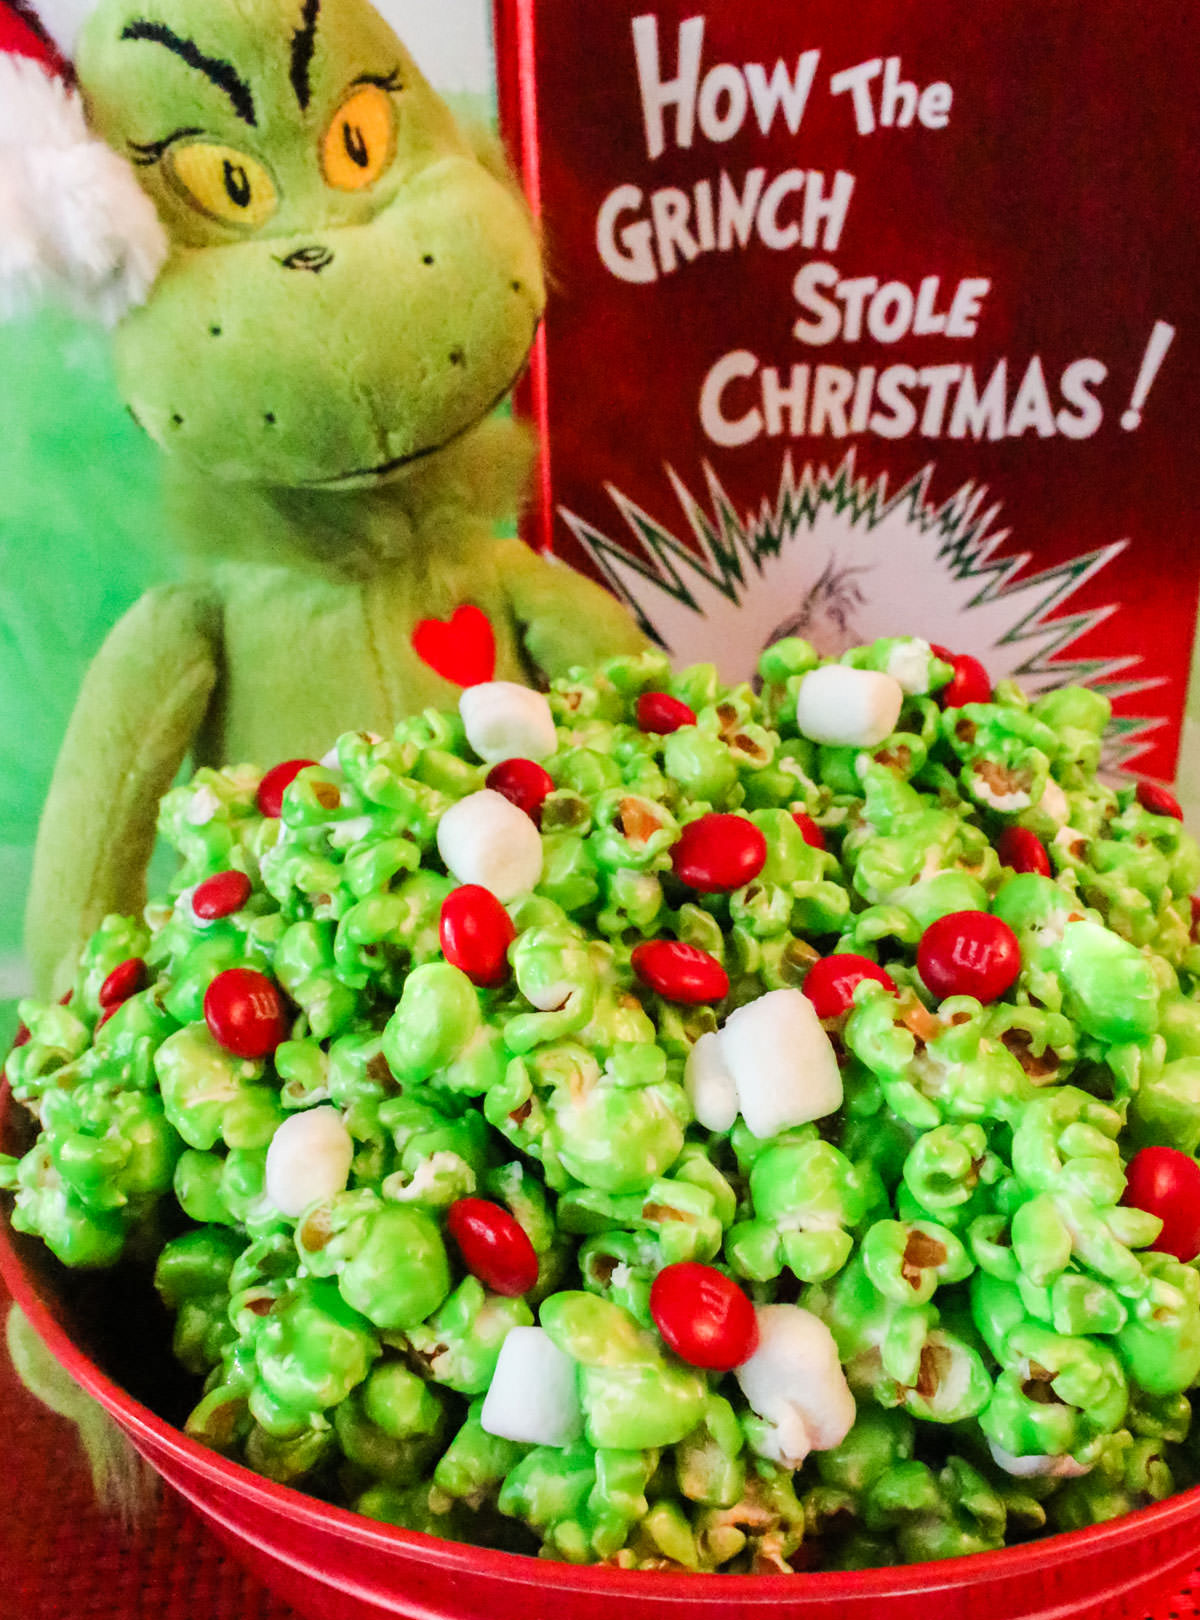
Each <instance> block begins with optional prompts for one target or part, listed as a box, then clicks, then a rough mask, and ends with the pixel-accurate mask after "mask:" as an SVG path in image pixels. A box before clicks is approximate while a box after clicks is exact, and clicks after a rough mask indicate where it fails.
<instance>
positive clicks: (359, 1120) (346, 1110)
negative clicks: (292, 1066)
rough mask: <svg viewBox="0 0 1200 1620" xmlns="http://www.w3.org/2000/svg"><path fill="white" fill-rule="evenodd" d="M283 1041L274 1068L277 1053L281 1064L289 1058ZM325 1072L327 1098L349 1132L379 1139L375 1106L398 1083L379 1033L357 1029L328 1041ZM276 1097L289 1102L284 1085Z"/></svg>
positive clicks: (380, 1129)
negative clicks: (327, 1090) (339, 1113)
mask: <svg viewBox="0 0 1200 1620" xmlns="http://www.w3.org/2000/svg"><path fill="white" fill-rule="evenodd" d="M286 1045H287V1043H286V1042H285V1043H284V1046H281V1047H278V1048H277V1049H276V1053H275V1063H276V1068H277V1069H278V1068H279V1062H280V1053H284V1057H283V1063H284V1066H285V1068H286V1066H287V1064H288V1062H289V1057H288V1054H287V1052H286ZM279 1072H280V1074H282V1073H283V1072H284V1071H283V1070H282V1069H280V1070H279ZM326 1073H327V1083H328V1089H329V1101H330V1102H331V1103H333V1105H334V1106H335V1107H336V1108H338V1109H340V1110H341V1113H342V1115H343V1117H344V1119H345V1121H346V1128H347V1130H349V1132H350V1134H351V1135H352V1136H353V1137H354V1139H355V1140H356V1141H358V1142H376V1143H382V1142H383V1141H384V1140H385V1138H386V1136H387V1132H386V1129H385V1127H384V1126H383V1124H382V1123H381V1122H380V1119H379V1110H380V1107H381V1106H382V1104H383V1103H384V1102H386V1101H387V1100H388V1099H389V1098H390V1097H394V1096H395V1095H396V1093H397V1092H398V1091H399V1090H400V1086H399V1083H398V1082H397V1080H396V1077H395V1076H394V1075H393V1073H392V1071H391V1068H390V1066H389V1064H388V1060H387V1058H386V1057H385V1056H384V1052H383V1040H382V1035H381V1033H380V1032H379V1031H378V1030H375V1029H359V1030H350V1031H348V1032H347V1033H346V1034H345V1035H339V1036H337V1037H335V1038H334V1039H333V1040H331V1041H330V1043H329V1048H328V1064H327V1070H326ZM280 1100H281V1101H282V1102H283V1104H284V1106H285V1107H287V1106H289V1104H290V1098H289V1096H288V1087H287V1086H286V1085H285V1086H284V1088H283V1093H282V1095H281V1099H280Z"/></svg>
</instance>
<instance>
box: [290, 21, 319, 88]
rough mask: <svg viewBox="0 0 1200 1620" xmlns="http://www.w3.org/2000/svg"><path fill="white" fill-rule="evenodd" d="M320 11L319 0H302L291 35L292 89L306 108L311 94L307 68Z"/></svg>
mask: <svg viewBox="0 0 1200 1620" xmlns="http://www.w3.org/2000/svg"><path fill="white" fill-rule="evenodd" d="M320 13H321V0H304V9H303V11H302V12H301V13H300V26H299V28H297V29H296V31H295V33H294V34H293V35H292V73H291V79H292V89H293V90H294V91H295V92H296V100H297V101H298V102H299V103H300V106H301V107H302V108H307V106H308V102H309V98H310V96H311V95H312V85H311V83H310V82H309V69H310V68H311V67H312V59H313V52H314V50H315V49H316V44H317V18H318V17H319V16H320Z"/></svg>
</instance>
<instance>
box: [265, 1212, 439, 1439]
mask: <svg viewBox="0 0 1200 1620" xmlns="http://www.w3.org/2000/svg"><path fill="white" fill-rule="evenodd" d="M296 1248H297V1250H298V1252H299V1255H300V1259H301V1262H302V1264H303V1265H304V1266H306V1267H307V1269H308V1270H309V1271H310V1272H312V1273H313V1274H314V1275H315V1276H318V1277H336V1279H337V1286H338V1288H339V1289H340V1290H341V1293H342V1296H343V1298H344V1299H345V1301H346V1303H347V1305H349V1306H351V1307H353V1309H354V1310H355V1311H356V1312H360V1313H361V1314H362V1315H363V1316H364V1317H365V1318H367V1320H368V1321H370V1322H373V1323H374V1324H375V1326H376V1327H378V1328H382V1329H384V1330H385V1331H390V1332H397V1331H398V1332H401V1333H407V1332H409V1331H410V1330H411V1329H412V1328H415V1327H416V1326H417V1325H418V1323H420V1322H423V1321H424V1320H425V1318H426V1317H427V1316H429V1315H430V1314H431V1313H432V1312H433V1311H435V1310H436V1309H437V1308H438V1306H439V1305H440V1304H441V1303H442V1301H443V1300H444V1299H445V1298H446V1295H447V1294H448V1293H449V1292H450V1266H449V1262H448V1260H447V1258H446V1248H445V1245H444V1243H443V1242H442V1237H441V1233H440V1232H439V1230H438V1228H437V1225H436V1224H435V1223H434V1221H433V1220H432V1219H431V1218H430V1216H429V1215H427V1214H426V1213H425V1212H424V1210H421V1209H417V1208H413V1207H409V1206H402V1205H398V1204H385V1203H383V1201H382V1200H381V1199H380V1198H379V1197H378V1195H377V1194H375V1193H373V1192H371V1191H369V1190H367V1189H362V1190H360V1191H357V1192H348V1193H338V1194H336V1195H335V1197H333V1198H332V1199H330V1200H329V1201H328V1202H327V1203H325V1204H317V1205H314V1206H313V1208H312V1209H310V1210H309V1211H308V1212H307V1214H306V1215H305V1217H304V1219H303V1221H302V1222H301V1223H300V1225H299V1226H298V1227H297V1229H296ZM260 1421H261V1420H260Z"/></svg>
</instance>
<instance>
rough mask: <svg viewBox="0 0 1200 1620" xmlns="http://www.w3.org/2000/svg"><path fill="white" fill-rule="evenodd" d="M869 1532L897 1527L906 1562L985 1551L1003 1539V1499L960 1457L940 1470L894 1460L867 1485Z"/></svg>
mask: <svg viewBox="0 0 1200 1620" xmlns="http://www.w3.org/2000/svg"><path fill="white" fill-rule="evenodd" d="M862 1511H863V1520H864V1522H865V1524H866V1526H867V1528H868V1530H875V1531H878V1530H886V1529H895V1531H896V1540H897V1544H898V1546H899V1548H900V1551H901V1554H902V1555H903V1557H904V1559H905V1560H906V1562H908V1563H914V1564H915V1563H923V1562H924V1561H925V1560H927V1559H934V1558H957V1557H961V1556H963V1555H964V1554H966V1553H973V1552H987V1551H989V1550H990V1549H992V1548H995V1547H1000V1546H1002V1545H1003V1543H1004V1530H1005V1524H1006V1522H1007V1514H1006V1511H1005V1507H1004V1503H1003V1501H1002V1500H1001V1498H1000V1497H999V1496H998V1495H997V1493H996V1492H995V1491H994V1490H993V1489H992V1487H991V1486H990V1485H989V1484H988V1483H987V1481H986V1480H985V1479H984V1477H983V1476H982V1474H979V1473H977V1472H976V1471H975V1469H974V1468H972V1467H971V1465H970V1464H969V1463H967V1462H964V1461H963V1459H962V1458H961V1457H951V1458H950V1460H949V1462H948V1463H947V1464H946V1465H945V1467H944V1468H942V1469H941V1470H940V1471H939V1472H937V1473H935V1472H934V1471H933V1469H931V1468H929V1467H927V1466H926V1465H925V1464H924V1463H921V1462H917V1461H916V1460H915V1459H914V1460H912V1461H908V1462H898V1463H894V1464H893V1465H892V1467H891V1468H889V1469H887V1470H886V1471H885V1472H884V1473H882V1474H881V1475H879V1477H878V1478H877V1479H875V1480H874V1481H873V1482H872V1484H871V1485H870V1486H869V1487H868V1489H867V1491H866V1494H865V1497H864V1501H863V1509H862Z"/></svg>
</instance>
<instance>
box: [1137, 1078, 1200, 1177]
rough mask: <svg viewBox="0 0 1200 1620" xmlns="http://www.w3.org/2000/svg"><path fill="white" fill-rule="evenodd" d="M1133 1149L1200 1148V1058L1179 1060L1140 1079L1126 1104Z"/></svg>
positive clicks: (1193, 1150) (1184, 1150)
mask: <svg viewBox="0 0 1200 1620" xmlns="http://www.w3.org/2000/svg"><path fill="white" fill-rule="evenodd" d="M1129 1130H1130V1138H1131V1141H1132V1144H1133V1146H1134V1147H1135V1148H1141V1147H1148V1146H1151V1145H1154V1146H1162V1147H1175V1148H1179V1149H1180V1151H1181V1152H1183V1153H1192V1154H1194V1153H1195V1152H1196V1149H1197V1148H1198V1147H1200V1057H1180V1058H1176V1059H1175V1060H1174V1061H1173V1062H1170V1063H1164V1064H1163V1065H1162V1067H1161V1068H1158V1069H1157V1072H1153V1073H1150V1074H1147V1075H1145V1076H1144V1077H1143V1079H1142V1082H1141V1084H1140V1085H1139V1086H1138V1088H1137V1090H1136V1091H1135V1093H1134V1095H1133V1096H1132V1098H1131V1099H1130V1103H1129Z"/></svg>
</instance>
